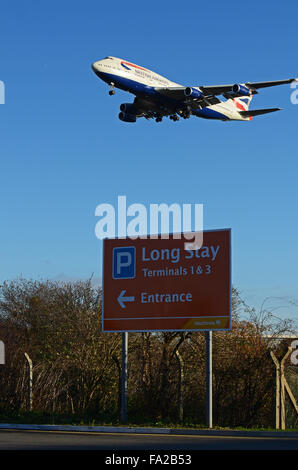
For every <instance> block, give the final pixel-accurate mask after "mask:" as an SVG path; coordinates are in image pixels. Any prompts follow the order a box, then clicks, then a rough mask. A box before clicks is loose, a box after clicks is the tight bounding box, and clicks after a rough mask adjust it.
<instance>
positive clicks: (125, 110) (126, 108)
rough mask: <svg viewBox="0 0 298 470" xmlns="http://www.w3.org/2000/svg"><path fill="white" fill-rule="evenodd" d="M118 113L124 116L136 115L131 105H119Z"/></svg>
mask: <svg viewBox="0 0 298 470" xmlns="http://www.w3.org/2000/svg"><path fill="white" fill-rule="evenodd" d="M120 111H122V112H123V113H125V114H136V108H135V106H134V105H133V104H132V103H122V104H121V105H120Z"/></svg>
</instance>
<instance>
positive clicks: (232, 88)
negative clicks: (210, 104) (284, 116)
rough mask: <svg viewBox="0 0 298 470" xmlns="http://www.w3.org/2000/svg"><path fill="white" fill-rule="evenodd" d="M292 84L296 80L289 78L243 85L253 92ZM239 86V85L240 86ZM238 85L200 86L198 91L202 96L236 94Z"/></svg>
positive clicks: (296, 79) (297, 79)
mask: <svg viewBox="0 0 298 470" xmlns="http://www.w3.org/2000/svg"><path fill="white" fill-rule="evenodd" d="M292 82H298V78H289V79H287V80H274V81H271V82H246V83H243V85H244V86H245V87H247V88H248V89H249V90H251V91H252V92H254V91H255V90H258V89H259V88H268V87H271V86H277V85H285V84H289V83H292ZM240 86H241V85H240ZM237 87H239V85H215V86H200V87H199V88H200V90H201V91H202V92H203V93H204V94H208V93H210V94H211V95H222V94H224V93H231V92H232V93H233V92H236V89H237Z"/></svg>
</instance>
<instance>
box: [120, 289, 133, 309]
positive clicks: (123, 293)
mask: <svg viewBox="0 0 298 470" xmlns="http://www.w3.org/2000/svg"><path fill="white" fill-rule="evenodd" d="M125 293H126V290H123V291H121V292H120V295H119V297H118V299H117V300H118V302H119V304H120V307H121V308H125V307H126V305H125V303H124V302H134V301H135V298H134V297H125Z"/></svg>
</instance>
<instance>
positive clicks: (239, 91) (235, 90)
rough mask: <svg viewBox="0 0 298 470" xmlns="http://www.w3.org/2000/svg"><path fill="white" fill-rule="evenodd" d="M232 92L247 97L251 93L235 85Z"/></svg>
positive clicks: (242, 86)
mask: <svg viewBox="0 0 298 470" xmlns="http://www.w3.org/2000/svg"><path fill="white" fill-rule="evenodd" d="M232 92H233V93H235V94H236V95H238V96H249V95H250V94H251V91H250V89H249V88H247V87H246V86H244V85H237V84H236V85H233V87H232Z"/></svg>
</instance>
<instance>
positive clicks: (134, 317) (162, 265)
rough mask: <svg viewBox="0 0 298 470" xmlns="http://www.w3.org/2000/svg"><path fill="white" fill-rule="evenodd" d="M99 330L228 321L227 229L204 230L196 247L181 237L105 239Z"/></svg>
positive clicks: (221, 326) (211, 325) (218, 326)
mask: <svg viewBox="0 0 298 470" xmlns="http://www.w3.org/2000/svg"><path fill="white" fill-rule="evenodd" d="M103 252H104V262H103V320H102V326H103V331H154V330H156V331H158V330H159V331H170V330H174V331H178V330H182V331H183V330H186V331H190V330H227V329H230V327H231V231H230V229H223V230H214V231H211V230H210V231H204V232H203V244H202V246H201V248H200V249H198V250H186V249H185V238H184V237H183V235H182V234H181V238H180V239H175V238H173V235H169V239H164V238H158V239H150V238H148V239H136V240H131V239H130V238H123V239H121V238H118V239H116V238H113V239H105V240H104V246H103Z"/></svg>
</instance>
